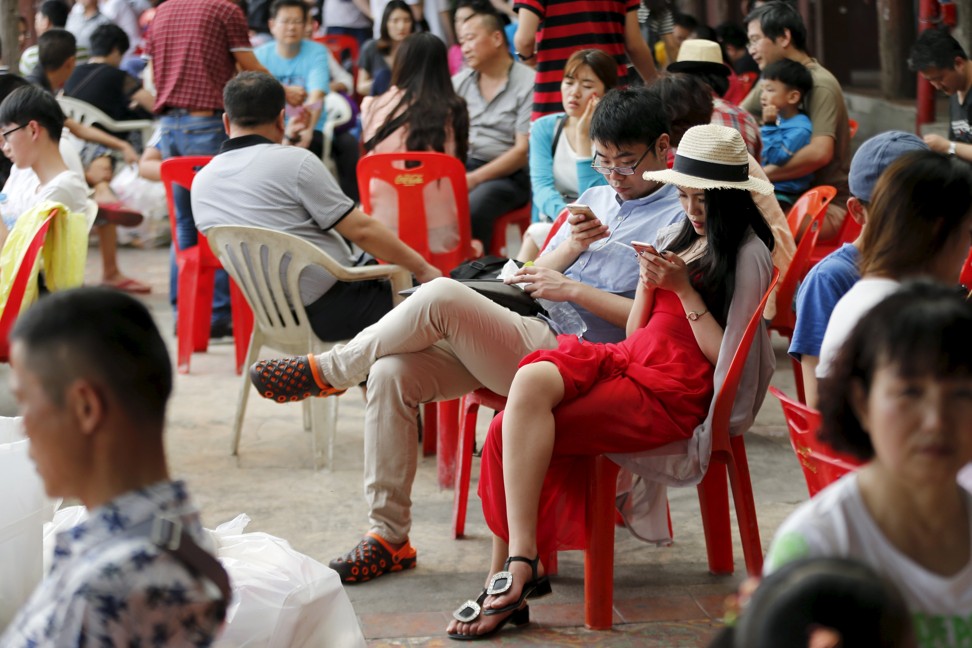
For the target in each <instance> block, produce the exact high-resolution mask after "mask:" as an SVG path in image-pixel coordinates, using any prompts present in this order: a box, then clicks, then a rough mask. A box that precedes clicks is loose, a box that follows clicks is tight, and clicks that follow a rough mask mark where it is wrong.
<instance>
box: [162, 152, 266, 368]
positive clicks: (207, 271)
mask: <svg viewBox="0 0 972 648" xmlns="http://www.w3.org/2000/svg"><path fill="white" fill-rule="evenodd" d="M211 159H212V156H209V155H200V156H188V157H175V158H169V159H168V160H164V161H163V162H162V169H161V173H162V183H163V184H164V185H165V199H166V202H167V203H168V206H169V223H170V225H171V227H172V244H173V245H174V246H175V251H176V266H177V267H178V271H179V279H178V306H179V318H178V326H177V331H176V336H177V338H178V351H177V354H176V357H177V359H178V369H179V373H189V361H190V359H191V358H192V353H193V351H205V350H206V349H207V348H209V324H210V318H211V316H212V312H213V287H214V284H215V281H216V271H217V270H220V269H222V267H223V266H222V265H220V263H219V259H217V258H216V256H215V255H214V254H213V251H212V250H211V249H210V248H209V243H208V242H207V241H206V237H205V236H203V235H202V233H201V232H200V233H198V236H199V240H198V244H197V245H194V246H192V247H190V248H185V249H181V248H179V237H178V235H177V233H176V216H175V213H176V212H175V199H174V197H173V185H179V186H180V187H182V188H183V189H185V190H186V191H189V190H190V189H191V188H192V181H193V179H194V178H195V177H196V173H197V172H198V171H199V169H201V168H202V167H204V166H206V164H207V163H208V162H209V161H210V160H211ZM230 304H231V308H232V310H233V342H234V344H235V351H236V373H237V374H239V373H242V371H243V363H244V362H245V361H246V351H247V349H248V348H249V344H250V337H251V334H252V333H253V311H251V310H250V306H249V305H248V304H247V303H246V299H244V297H243V293H241V292H240V289H239V288H238V287H237V286H236V284H235V283H234V282H233V280H232V279H230Z"/></svg>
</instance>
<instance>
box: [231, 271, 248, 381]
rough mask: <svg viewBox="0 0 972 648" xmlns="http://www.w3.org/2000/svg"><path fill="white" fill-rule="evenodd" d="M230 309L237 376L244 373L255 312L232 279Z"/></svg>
mask: <svg viewBox="0 0 972 648" xmlns="http://www.w3.org/2000/svg"><path fill="white" fill-rule="evenodd" d="M230 307H231V308H232V310H233V345H234V350H235V351H236V374H237V375H240V374H242V373H243V363H244V362H246V355H247V353H248V352H249V350H250V340H251V338H252V337H253V310H252V309H250V305H249V304H247V303H246V298H244V297H243V293H242V292H240V288H239V286H237V285H236V282H235V281H233V280H232V279H230Z"/></svg>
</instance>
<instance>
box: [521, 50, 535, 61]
mask: <svg viewBox="0 0 972 648" xmlns="http://www.w3.org/2000/svg"><path fill="white" fill-rule="evenodd" d="M536 55H537V53H536V52H533V53H532V54H530V55H529V56H527V55H525V54H520V53H519V52H517V53H516V58H518V59H520V60H521V61H529V60H530V59H532V58H533V57H534V56H536Z"/></svg>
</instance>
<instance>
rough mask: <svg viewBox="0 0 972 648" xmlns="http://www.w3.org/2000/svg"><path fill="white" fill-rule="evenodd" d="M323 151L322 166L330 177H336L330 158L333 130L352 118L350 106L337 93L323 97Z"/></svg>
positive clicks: (335, 168)
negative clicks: (329, 173)
mask: <svg viewBox="0 0 972 648" xmlns="http://www.w3.org/2000/svg"><path fill="white" fill-rule="evenodd" d="M324 114H325V117H324V131H323V134H324V150H323V152H322V154H321V159H322V160H323V161H324V166H326V167H327V169H328V171H330V172H331V174H332V175H334V176H335V177H337V165H336V164H335V162H334V159H333V158H332V157H331V145H332V144H333V143H334V129H335V128H339V127H341V126H344V125H345V124H347V123H348V122H349V121H351V119H352V118H353V117H354V111H352V110H351V104H349V103H348V100H347V99H346V98H345V97H344V95H342V94H340V93H338V92H329V93H327V95H326V96H325V97H324Z"/></svg>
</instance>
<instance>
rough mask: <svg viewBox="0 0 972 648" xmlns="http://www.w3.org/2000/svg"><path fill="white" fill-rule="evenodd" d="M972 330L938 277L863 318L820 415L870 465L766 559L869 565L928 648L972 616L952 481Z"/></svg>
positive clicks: (955, 637) (970, 372)
mask: <svg viewBox="0 0 972 648" xmlns="http://www.w3.org/2000/svg"><path fill="white" fill-rule="evenodd" d="M969 201H970V196H969V195H968V194H967V195H966V197H965V202H966V205H968V202H969ZM868 226H869V227H870V226H871V223H869V224H868ZM967 227H968V223H967V224H966V230H965V234H964V239H965V245H966V247H968V237H969V233H968V229H967ZM970 332H972V303H970V302H968V301H966V300H965V299H963V295H962V294H960V293H959V292H958V290H957V289H955V288H954V287H950V286H945V285H942V284H940V283H934V282H931V281H916V282H911V283H908V284H905V285H904V286H903V287H901V288H900V289H899V290H898V291H896V292H895V293H893V294H892V295H891V296H890V297H887V298H886V299H885V300H884V301H882V302H880V303H879V304H877V305H876V306H874V307H873V308H872V309H871V310H870V311H869V312H868V313H867V314H866V315H864V317H863V318H862V319H861V320H860V322H859V323H858V324H857V326H856V327H854V329H853V330H852V331H851V333H850V335H849V337H848V338H847V341H846V342H845V344H844V345H843V346H842V347H841V348H840V350H839V351H838V353H837V356H836V358H835V360H834V363H833V367H832V370H831V373H830V375H829V376H828V378H827V379H825V380H823V381H821V383H820V410H821V414H822V417H823V428H822V430H821V439H822V440H824V441H826V442H827V443H829V444H830V445H832V446H833V447H834V448H835V449H837V450H841V451H844V452H849V453H851V454H854V455H855V456H857V457H859V458H860V459H864V460H867V462H868V463H866V464H865V465H864V466H863V467H861V468H860V469H858V470H857V471H856V472H853V473H851V474H849V475H846V476H845V477H843V478H842V479H841V480H839V481H837V482H836V483H834V484H831V485H830V486H829V487H828V488H826V489H824V490H823V491H821V492H820V493H819V494H818V495H817V496H816V497H814V498H813V499H812V500H810V501H809V502H807V503H805V504H803V505H802V506H801V507H800V508H799V509H797V511H796V512H794V513H793V514H792V515H791V516H790V517H789V518H788V519H787V520H786V522H784V523H783V525H782V526H781V527H780V529H779V531H778V532H777V535H776V538H775V539H774V540H773V544H772V547H771V548H770V552H769V555H768V556H767V560H766V566H765V572H766V573H770V572H773V571H775V570H776V569H778V568H779V567H780V566H781V565H783V564H785V563H788V562H790V561H792V560H796V559H799V558H805V557H816V556H834V557H845V558H853V559H856V560H860V561H862V562H864V563H866V564H868V565H870V566H871V567H872V568H874V569H875V570H877V571H878V572H879V573H881V574H882V575H883V576H885V577H886V578H888V580H890V581H891V582H892V583H894V585H895V586H896V587H897V588H898V590H899V591H900V592H901V594H902V596H903V597H904V599H905V602H906V604H907V605H908V609H909V611H910V612H911V614H912V621H913V622H914V628H915V636H916V639H917V641H918V645H919V646H923V647H931V646H936V647H937V646H960V645H966V643H967V641H968V630H969V623H970V619H972V494H970V493H969V492H968V491H966V490H965V489H963V488H962V487H961V486H960V485H959V484H958V483H957V482H956V476H957V474H958V472H959V469H960V468H962V466H964V465H965V464H967V463H968V462H969V461H972V334H970Z"/></svg>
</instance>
